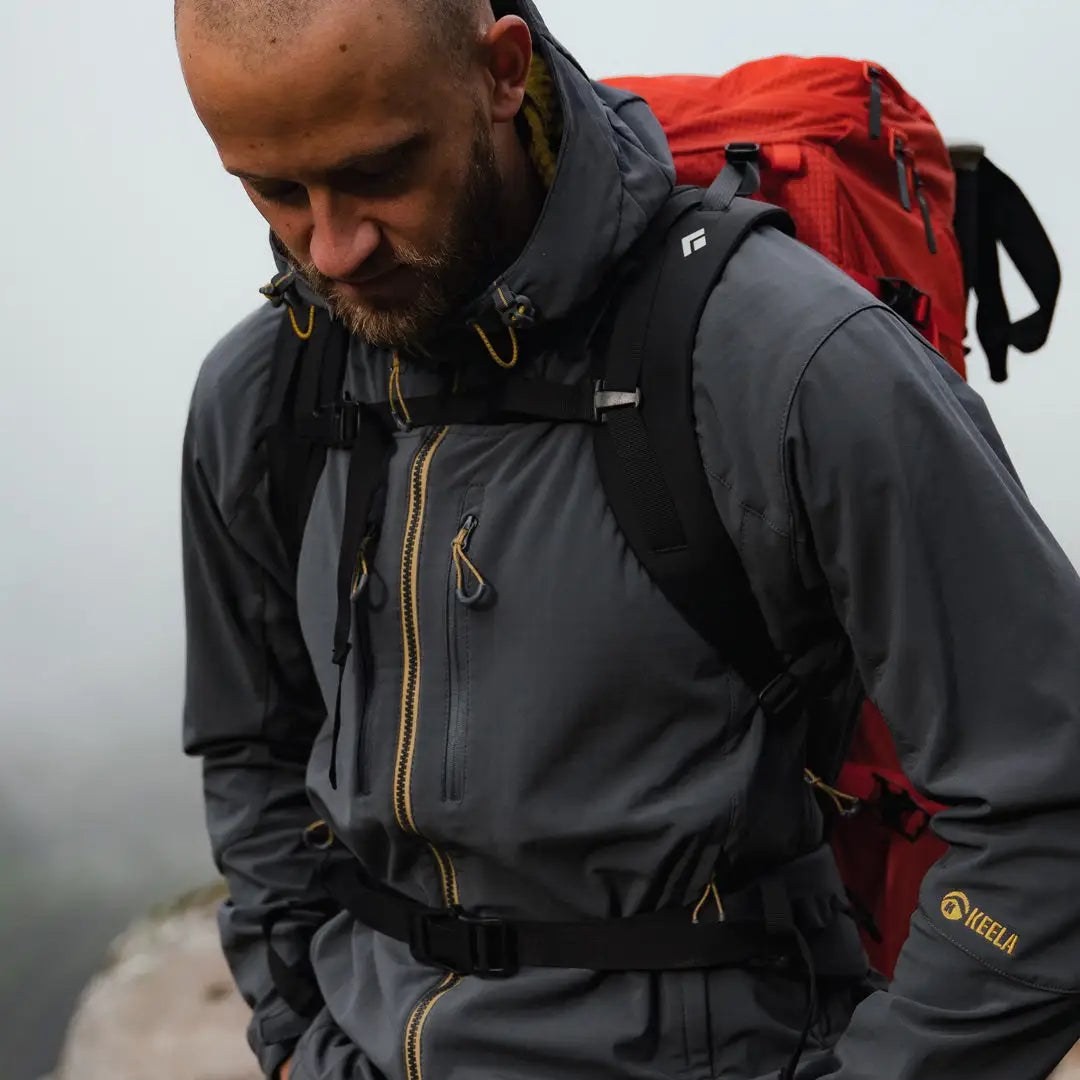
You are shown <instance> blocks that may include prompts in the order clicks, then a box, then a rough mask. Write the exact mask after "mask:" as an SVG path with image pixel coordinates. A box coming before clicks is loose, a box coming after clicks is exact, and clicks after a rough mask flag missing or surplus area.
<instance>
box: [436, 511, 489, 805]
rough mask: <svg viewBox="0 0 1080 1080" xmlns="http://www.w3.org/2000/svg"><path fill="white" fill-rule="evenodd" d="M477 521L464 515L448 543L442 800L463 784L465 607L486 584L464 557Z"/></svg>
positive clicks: (456, 795)
mask: <svg viewBox="0 0 1080 1080" xmlns="http://www.w3.org/2000/svg"><path fill="white" fill-rule="evenodd" d="M479 524H480V519H479V518H478V517H477V516H476V515H475V514H467V515H466V516H465V518H464V519H463V520H462V522H461V528H460V529H459V530H458V534H457V536H455V537H454V539H453V542H452V543H451V545H450V575H449V585H448V588H447V607H446V647H447V655H448V657H449V662H450V685H449V686H448V687H447V699H448V700H447V719H446V758H445V760H444V763H443V799H444V800H446V801H447V802H460V801H461V797H462V795H463V793H464V790H463V789H464V786H465V740H466V736H467V733H468V731H467V729H468V720H469V655H468V647H467V644H466V642H465V641H463V640H462V639H463V638H465V639H466V640H467V635H468V618H469V609H470V608H471V607H475V606H476V604H477V603H478V602H479V601H480V600H481V599H483V597H484V595H485V593H486V591H487V585H486V584H485V583H484V581H483V579H482V578H480V577H479V575H478V573H477V571H476V568H475V566H473V564H472V562H471V561H470V560H469V558H468V551H469V544H470V542H471V541H472V537H473V533H474V532H476V527H477V526H478V525H479Z"/></svg>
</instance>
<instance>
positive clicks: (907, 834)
mask: <svg viewBox="0 0 1080 1080" xmlns="http://www.w3.org/2000/svg"><path fill="white" fill-rule="evenodd" d="M874 779H875V780H877V782H878V786H879V789H880V791H879V794H878V796H877V798H876V799H874V800H873V803H874V805H875V806H876V807H877V811H878V814H879V815H880V816H881V820H882V823H883V824H884V825H885V827H886V828H888V829H891V830H892V831H893V832H895V833H897V834H898V835H899V836H902V837H903V838H904V839H905V840H906V841H907V842H908V843H909V844H914V843H915V841H916V840H918V839H919V837H921V836H922V834H923V833H924V832H926V830H927V829H928V828H930V814H928V813H927V812H926V811H925V810H924V809H923V808H922V807H921V806H920V805H919V804H918V803H917V802H916V801H915V800H914V799H913V798H912V797H911V796H910V795H909V794H908V793H907V792H906V791H904V789H903V788H897V787H893V786H892V784H890V783H889V782H888V780H886V779H885V778H884V777H883V776H879V775H878V774H877V773H875V774H874Z"/></svg>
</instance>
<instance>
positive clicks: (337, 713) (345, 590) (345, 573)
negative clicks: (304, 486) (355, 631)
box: [329, 416, 391, 790]
mask: <svg viewBox="0 0 1080 1080" xmlns="http://www.w3.org/2000/svg"><path fill="white" fill-rule="evenodd" d="M390 445H391V444H390V439H389V437H388V435H387V432H386V429H385V428H384V426H383V425H382V424H381V423H377V422H365V419H364V418H363V416H361V420H360V423H359V425H358V428H357V434H356V439H355V441H354V442H353V447H352V454H351V455H350V457H349V477H348V480H347V481H346V485H345V520H344V523H343V525H342V529H341V550H340V553H339V555H338V568H337V602H338V606H337V618H336V620H335V623H334V652H333V661H334V664H335V665H336V667H337V669H338V686H337V700H336V702H335V705H334V734H333V739H332V742H331V747H330V775H329V780H330V786H331V787H332V788H334V789H335V790H336V789H337V746H338V739H339V737H340V735H341V692H342V687H343V685H344V681H345V669H346V666H347V665H348V662H349V655H350V654H351V653H352V618H353V598H354V595H355V594H356V592H357V591H358V589H357V585H358V583H359V580H360V572H359V560H360V557H361V549H362V546H363V544H364V542H365V539H373V538H374V534H375V533H376V532H377V530H378V528H379V525H380V519H381V517H382V513H381V508H380V507H379V505H378V503H379V498H380V496H384V495H385V484H386V459H387V455H388V453H389V449H390Z"/></svg>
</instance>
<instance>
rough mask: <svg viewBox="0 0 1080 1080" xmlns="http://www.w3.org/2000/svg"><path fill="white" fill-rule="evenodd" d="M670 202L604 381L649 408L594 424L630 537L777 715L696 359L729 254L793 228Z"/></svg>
mask: <svg viewBox="0 0 1080 1080" xmlns="http://www.w3.org/2000/svg"><path fill="white" fill-rule="evenodd" d="M700 200H701V194H700V192H697V193H690V194H689V195H686V194H680V195H677V196H676V197H675V199H673V200H672V204H673V205H672V210H673V213H669V214H668V215H666V216H665V217H662V218H661V219H660V220H659V221H658V223H657V229H664V230H665V231H664V232H663V234H662V235H661V236H660V238H659V242H656V240H655V237H654V239H653V242H654V244H655V245H656V254H655V256H653V257H652V259H651V264H647V266H648V268H647V269H646V270H645V272H644V273H642V274H641V275H640V276H639V277H638V278H637V280H635V281H634V283H633V284H632V285H631V287H630V288H629V289H628V290H627V291H626V293H625V295H624V296H623V298H622V299H621V300H620V301H619V302H618V303H617V305H616V310H615V312H614V314H613V327H614V329H613V332H612V334H611V338H610V344H609V346H608V352H607V357H606V361H605V367H604V372H605V374H604V387H605V389H608V390H617V391H623V392H630V391H635V390H640V395H641V407H640V409H637V408H634V407H633V406H629V405H628V406H625V407H623V408H620V409H612V410H610V411H609V412H608V413H607V414H606V415H605V423H604V424H602V425H601V426H600V428H598V430H597V447H596V450H597V460H598V462H599V465H600V473H601V478H602V480H603V483H604V488H605V491H606V492H607V495H608V499H609V501H610V503H611V505H612V508H613V510H614V512H615V516H616V518H617V519H618V521H619V525H620V527H621V528H622V531H623V532H624V533H625V535H626V537H627V539H628V541H629V543H630V546H631V547H632V549H633V550H634V552H635V554H636V555H637V556H638V558H639V559H640V560H641V562H642V564H643V565H644V566H645V569H646V570H647V571H648V572H649V574H650V576H651V577H652V578H653V580H654V581H655V582H656V584H657V585H658V586H659V588H660V589H661V591H662V592H663V593H664V594H665V595H666V596H667V597H668V599H669V600H670V601H671V603H672V604H673V605H674V606H675V608H676V609H677V610H678V611H679V612H680V613H681V614H682V615H683V616H684V617H685V618H686V620H687V621H688V622H689V623H690V624H691V625H692V626H693V627H694V628H695V629H696V630H697V631H698V632H699V633H700V634H701V635H702V636H703V637H704V638H705V639H706V640H707V641H708V642H710V643H711V644H712V645H713V646H714V647H715V648H716V649H717V650H718V651H719V653H720V655H721V656H723V657H724V658H725V659H726V660H728V661H729V662H730V663H732V665H733V666H734V668H735V669H736V670H737V671H738V672H739V674H740V675H741V677H742V678H743V679H744V680H745V681H746V682H747V683H748V684H749V685H750V687H751V688H752V689H753V690H754V691H755V693H757V694H758V695H759V698H760V699H761V702H762V705H763V707H765V708H766V710H767V711H770V712H772V713H773V714H774V715H776V714H779V713H780V712H787V711H788V709H789V708H790V707H791V706H792V705H793V704H794V702H795V701H796V697H797V695H795V693H794V692H793V687H792V682H791V679H790V677H788V676H786V675H785V674H784V672H785V664H784V662H783V659H782V657H781V656H780V655H779V654H778V652H777V650H776V648H775V646H774V645H773V643H772V640H771V638H770V636H769V633H768V630H767V628H766V626H765V621H764V617H763V615H762V614H761V609H760V607H759V605H758V603H757V601H756V599H755V597H754V595H753V591H752V589H751V587H750V582H749V580H748V578H747V576H746V571H745V570H744V568H743V564H742V560H741V559H740V558H739V554H738V551H737V549H736V547H735V544H734V542H733V541H732V539H731V538H730V537H729V536H728V534H727V532H726V530H725V528H724V526H723V523H722V522H721V520H720V517H719V514H718V513H717V510H716V506H715V503H714V501H713V496H712V492H711V490H710V488H709V485H708V480H707V478H706V474H705V468H704V463H703V462H702V459H701V452H700V449H699V447H698V442H697V430H696V424H695V418H694V411H693V385H692V383H693V364H692V356H693V352H694V344H695V342H696V339H697V328H698V323H699V321H700V319H701V314H702V312H703V310H704V308H705V304H706V302H707V301H708V299H709V297H710V296H711V295H712V292H713V289H714V287H715V285H716V283H717V282H718V281H719V279H720V277H721V276H722V274H723V272H724V269H725V268H726V266H727V264H728V261H729V260H730V258H731V256H732V255H733V254H734V253H735V251H736V250H737V249H738V247H739V245H740V244H741V243H742V241H743V240H744V239H745V238H746V237H747V236H748V235H749V234H750V233H751V232H752V231H753V230H754V229H756V228H760V227H763V226H766V225H771V226H774V227H777V228H780V229H783V230H784V231H787V232H792V231H793V228H794V227H793V225H792V223H791V220H790V218H789V217H788V215H787V214H786V213H785V212H784V211H782V210H780V209H778V208H776V207H773V206H769V205H768V204H765V203H761V202H756V201H751V200H748V199H742V198H740V199H736V200H735V201H734V202H733V203H732V204H731V205H730V207H729V209H727V210H726V211H725V210H706V209H702V208H700V207H699V205H698V203H699V202H700Z"/></svg>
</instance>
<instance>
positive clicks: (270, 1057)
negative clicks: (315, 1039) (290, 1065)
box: [248, 1000, 311, 1080]
mask: <svg viewBox="0 0 1080 1080" xmlns="http://www.w3.org/2000/svg"><path fill="white" fill-rule="evenodd" d="M310 1026H311V1018H310V1017H305V1016H301V1015H300V1014H299V1013H296V1012H293V1010H292V1009H290V1008H289V1006H288V1005H286V1004H285V1003H284V1002H283V1001H280V1000H279V1001H277V1002H275V1003H274V1004H273V1005H272V1006H270V1007H269V1008H267V1009H266V1010H265V1011H260V1012H257V1013H256V1014H255V1015H254V1016H253V1017H252V1018H251V1023H250V1024H249V1025H248V1044H249V1045H250V1046H251V1049H252V1050H254V1051H255V1056H256V1058H258V1061H259V1068H260V1069H261V1070H262V1072H263V1075H264V1076H266V1077H267V1080H276V1078H277V1071H278V1069H280V1068H281V1066H282V1065H284V1064H285V1062H286V1060H287V1059H288V1058H289V1057H290V1056H291V1055H292V1052H293V1051H294V1050H295V1049H296V1044H297V1043H298V1042H299V1041H300V1036H301V1035H303V1034H304V1032H305V1031H307V1029H308V1028H309V1027H310Z"/></svg>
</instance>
